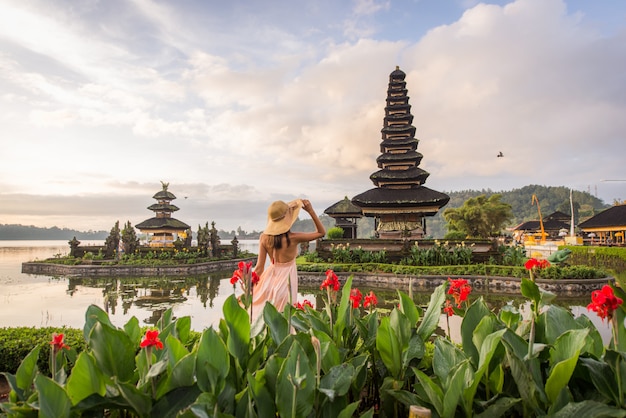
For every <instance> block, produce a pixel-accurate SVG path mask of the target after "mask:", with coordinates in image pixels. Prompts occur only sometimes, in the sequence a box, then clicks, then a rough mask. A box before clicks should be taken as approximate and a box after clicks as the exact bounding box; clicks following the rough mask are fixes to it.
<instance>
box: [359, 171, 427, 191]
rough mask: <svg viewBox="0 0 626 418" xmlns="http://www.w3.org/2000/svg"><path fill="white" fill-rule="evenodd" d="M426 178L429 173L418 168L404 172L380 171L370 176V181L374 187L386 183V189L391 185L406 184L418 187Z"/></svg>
mask: <svg viewBox="0 0 626 418" xmlns="http://www.w3.org/2000/svg"><path fill="white" fill-rule="evenodd" d="M428 176H430V173H428V172H427V171H424V170H422V169H421V168H419V167H411V168H408V169H406V170H385V169H382V170H379V171H377V172H375V173H374V174H372V175H371V176H370V180H372V182H373V183H374V185H375V186H380V185H381V183H387V184H388V187H391V185H392V184H407V182H408V183H412V184H414V185H416V186H418V185H421V184H424V183H425V182H426V179H427V178H428ZM381 187H382V186H381Z"/></svg>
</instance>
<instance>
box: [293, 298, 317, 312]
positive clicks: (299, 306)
mask: <svg viewBox="0 0 626 418" xmlns="http://www.w3.org/2000/svg"><path fill="white" fill-rule="evenodd" d="M294 306H295V307H296V309H299V310H301V311H304V310H305V309H304V308H305V307H306V306H308V307H309V308H311V309H312V308H313V304H312V303H311V302H310V301H309V300H308V299H304V300H303V301H302V303H300V302H296V303H295V304H294Z"/></svg>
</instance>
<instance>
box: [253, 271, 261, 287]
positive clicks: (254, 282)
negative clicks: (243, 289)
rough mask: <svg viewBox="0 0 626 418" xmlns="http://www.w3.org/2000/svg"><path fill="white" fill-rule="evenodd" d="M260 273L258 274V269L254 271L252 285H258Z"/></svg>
mask: <svg viewBox="0 0 626 418" xmlns="http://www.w3.org/2000/svg"><path fill="white" fill-rule="evenodd" d="M259 279H260V278H259V275H258V274H256V271H253V272H252V286H254V285H256V284H257V283H258V282H259Z"/></svg>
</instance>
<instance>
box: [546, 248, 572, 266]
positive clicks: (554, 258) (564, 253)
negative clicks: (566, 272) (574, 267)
mask: <svg viewBox="0 0 626 418" xmlns="http://www.w3.org/2000/svg"><path fill="white" fill-rule="evenodd" d="M571 253H572V250H570V249H569V248H563V249H562V250H559V251H557V252H555V253H552V254H550V255H549V256H548V261H549V262H550V263H552V264H563V263H564V262H565V261H567V259H568V258H569V256H570V254H571Z"/></svg>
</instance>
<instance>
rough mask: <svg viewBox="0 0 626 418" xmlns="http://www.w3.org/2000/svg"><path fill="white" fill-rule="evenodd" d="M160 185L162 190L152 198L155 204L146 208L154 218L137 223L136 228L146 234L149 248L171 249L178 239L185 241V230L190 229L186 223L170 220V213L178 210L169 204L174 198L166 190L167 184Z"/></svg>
mask: <svg viewBox="0 0 626 418" xmlns="http://www.w3.org/2000/svg"><path fill="white" fill-rule="evenodd" d="M161 184H162V185H163V189H162V190H160V191H159V192H157V193H156V194H155V195H154V196H152V198H153V199H156V201H157V203H154V204H152V205H150V206H148V209H149V210H151V211H153V212H154V215H155V216H154V217H152V218H150V219H146V220H145V221H143V222H140V223H138V224H137V225H136V228H137V229H139V231H141V232H142V233H145V234H147V236H148V245H149V246H150V247H173V246H174V241H176V240H177V239H178V238H180V239H181V240H183V241H184V240H185V238H186V237H187V230H189V229H190V227H189V225H187V224H186V223H184V222H181V221H179V220H178V219H175V218H172V212H175V211H177V210H179V208H178V207H177V206H175V205H172V203H171V202H172V200H174V199H176V196H174V194H173V193H172V192H170V191H169V190H167V188H168V186H169V183H164V182H161Z"/></svg>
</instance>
